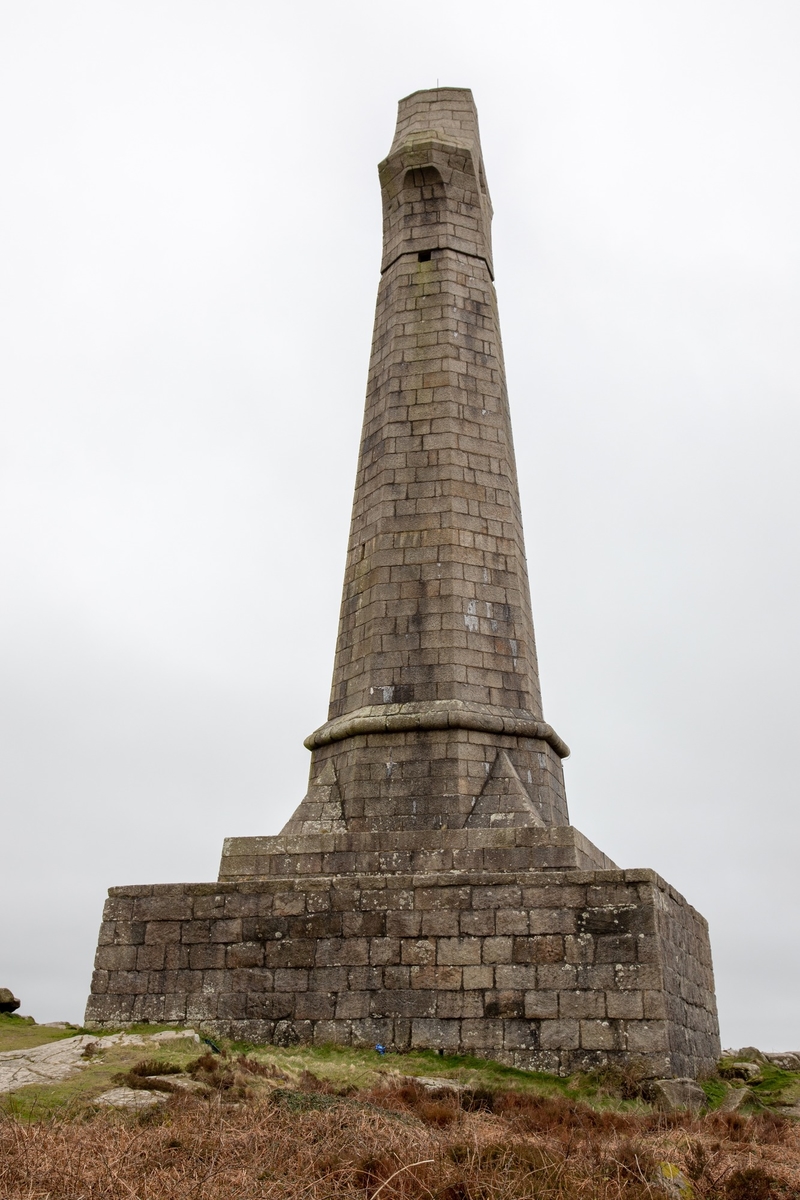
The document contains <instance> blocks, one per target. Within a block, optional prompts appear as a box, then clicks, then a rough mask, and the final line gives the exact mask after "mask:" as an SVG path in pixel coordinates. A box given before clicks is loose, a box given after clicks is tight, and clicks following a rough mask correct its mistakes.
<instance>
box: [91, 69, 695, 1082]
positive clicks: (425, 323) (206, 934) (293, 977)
mask: <svg viewBox="0 0 800 1200" xmlns="http://www.w3.org/2000/svg"><path fill="white" fill-rule="evenodd" d="M379 174H380V182H381V192H382V199H383V259H382V265H381V282H380V286H379V291H378V300H377V307H376V316H375V329H374V335H373V342H372V356H371V361H370V370H369V378H368V383H367V400H366V408H365V414H364V425H363V432H362V440H361V449H360V456H359V464H358V473H357V478H356V488H355V498H354V503H353V515H352V523H351V531H350V542H349V547H348V553H347V562H346V567H345V578H344V589H343V595H342V606H341V614H340V622H339V635H338V641H337V648H336V660H335V665H334V674H333V683H332V687H331V698H330V707H329V712H328V720H327V722H326V723H325V724H324V725H322V726H321V727H320V728H319V729H317V730H316V732H314V733H312V734H311V735H310V736H309V737H308V738H307V739H306V746H307V747H308V749H309V750H310V751H311V770H310V777H309V786H308V791H307V794H306V796H305V797H304V799H303V800H302V802H301V803H300V805H299V807H298V808H297V810H296V811H295V813H294V815H293V816H292V818H291V819H290V821H289V822H288V823H287V825H286V826H285V828H284V829H283V831H282V832H281V834H280V835H278V836H276V837H244V838H230V839H228V840H227V841H226V843H225V846H224V849H223V855H222V864H221V868H220V875H219V880H218V882H217V883H213V884H180V885H164V886H155V887H128V888H114V889H112V890H111V893H110V896H109V900H108V902H107V905H106V912H105V920H104V924H103V927H102V930H101V936H100V945H99V947H98V955H97V970H96V972H95V977H94V982H93V988H92V995H91V997H90V1000H89V1005H88V1009H87V1022H92V1023H94V1024H110V1023H118V1022H121V1021H122V1022H124V1021H135V1020H143V1019H148V1020H153V1021H186V1020H188V1021H193V1022H202V1023H203V1024H204V1025H205V1026H206V1027H207V1028H208V1029H209V1030H212V1031H217V1032H222V1033H230V1034H232V1035H235V1036H239V1037H246V1038H248V1039H251V1040H264V1041H275V1042H278V1043H284V1044H286V1043H291V1042H296V1041H314V1042H326V1041H339V1042H342V1041H343V1042H353V1043H356V1044H371V1043H373V1044H374V1043H375V1042H378V1041H379V1042H382V1043H384V1044H386V1045H388V1046H392V1047H395V1048H397V1049H403V1048H406V1047H408V1046H412V1045H416V1046H435V1047H440V1048H447V1049H448V1050H450V1051H460V1050H463V1051H469V1052H471V1053H480V1054H484V1055H486V1056H487V1057H494V1058H499V1059H501V1060H503V1061H506V1062H512V1063H514V1064H516V1065H517V1066H520V1067H529V1068H535V1069H538V1070H552V1071H560V1072H564V1071H570V1070H574V1069H578V1068H581V1067H590V1066H595V1065H598V1064H599V1063H603V1062H607V1061H610V1060H615V1059H617V1060H625V1059H631V1058H637V1059H641V1060H642V1061H644V1062H645V1063H646V1064H647V1066H648V1068H649V1069H650V1071H651V1072H652V1073H653V1074H661V1075H667V1074H696V1073H697V1072H698V1071H700V1070H702V1069H704V1068H708V1067H710V1066H711V1065H713V1062H714V1060H715V1058H716V1056H717V1054H718V1052H719V1036H718V1030H717V1021H716V1009H715V1003H714V990H713V976H712V970H711V956H710V948H709V942H708V931H707V926H706V924H705V922H704V921H703V919H702V917H700V916H699V914H698V913H696V912H695V910H694V909H692V908H691V907H690V906H689V905H688V904H687V903H686V901H685V900H684V899H683V898H682V897H681V896H679V895H678V893H676V892H675V891H674V889H672V888H671V887H670V886H669V885H668V884H666V883H664V881H663V880H661V879H660V878H659V877H658V876H657V875H656V874H655V873H654V872H652V871H649V870H637V871H620V870H618V869H617V868H616V867H615V866H614V864H613V863H611V862H610V860H609V859H608V858H606V856H605V855H603V854H602V853H601V852H600V851H599V850H597V849H596V847H594V846H593V845H592V844H591V843H590V842H589V841H588V840H587V839H586V838H584V837H583V836H582V835H581V834H580V833H578V832H577V830H575V829H574V828H573V827H572V826H570V824H569V818H568V814H567V804H566V797H565V792H564V782H563V773H562V768H561V760H562V759H563V758H564V757H565V756H566V755H567V754H568V749H567V747H566V745H565V743H564V742H563V741H562V740H561V738H560V737H559V736H558V734H557V733H556V732H555V731H554V730H553V729H552V728H551V727H550V726H549V725H548V724H547V723H546V722H545V720H544V718H543V714H542V703H541V694H540V687H539V675H538V666H537V660H536V647H535V641H534V632H533V620H532V616H531V605H530V595H529V587H528V576H527V567H526V559H525V550H524V543H523V535H522V522H521V517H520V505H519V496H518V488H517V478H516V467H515V462H514V449H513V443H512V437H511V424H510V417H509V407H508V398H507V394H506V384H505V373H504V368H503V357H502V347H501V342H500V331H499V324H498V316H497V303H496V298H495V292H494V285H493V277H494V267H493V259H492V248H491V219H492V206H491V201H490V198H489V191H488V187H487V184H486V174H485V171H484V167H483V160H482V155H481V146H480V139H479V134H478V122H477V115H476V111H475V106H474V103H473V100H472V95H471V93H470V92H469V91H468V90H466V89H462V88H437V89H435V90H431V91H424V92H416V93H414V94H413V95H411V96H409V97H407V98H406V99H405V100H402V101H401V102H400V107H399V116H398V122H397V129H396V132H395V137H394V141H393V142H392V146H391V150H390V152H389V155H388V157H387V158H386V159H385V160H384V162H382V163H381V164H380V167H379Z"/></svg>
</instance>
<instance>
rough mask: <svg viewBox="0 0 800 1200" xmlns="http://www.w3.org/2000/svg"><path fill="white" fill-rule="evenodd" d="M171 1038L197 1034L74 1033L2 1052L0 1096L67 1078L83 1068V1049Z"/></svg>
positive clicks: (156, 1042)
mask: <svg viewBox="0 0 800 1200" xmlns="http://www.w3.org/2000/svg"><path fill="white" fill-rule="evenodd" d="M175 1038H191V1039H192V1040H193V1041H196V1042H199V1041H200V1036H199V1034H197V1033H195V1031H194V1030H193V1029H187V1030H175V1031H171V1030H166V1031H165V1032H164V1033H160V1034H158V1033H157V1034H152V1035H149V1036H147V1037H145V1036H142V1035H141V1034H130V1033H115V1034H110V1035H107V1036H105V1037H94V1036H92V1035H91V1034H78V1035H77V1036H76V1037H71V1038H63V1039H62V1040H61V1041H58V1042H47V1043H45V1045H43V1046H32V1047H30V1048H26V1049H23V1050H4V1051H3V1052H2V1053H0V1093H2V1092H14V1091H16V1090H17V1089H18V1088H21V1087H27V1086H28V1084H31V1083H54V1082H56V1081H58V1080H59V1079H68V1078H69V1076H70V1075H74V1073H75V1072H76V1071H78V1070H80V1068H81V1067H85V1066H86V1065H87V1060H86V1059H85V1058H84V1057H83V1055H84V1053H85V1051H86V1048H87V1046H91V1047H92V1050H93V1051H94V1052H95V1053H97V1054H100V1053H102V1052H103V1051H104V1050H107V1049H109V1048H110V1047H111V1046H119V1045H123V1046H147V1045H153V1046H154V1047H155V1046H157V1045H159V1044H160V1043H162V1042H165V1041H169V1040H173V1039H175Z"/></svg>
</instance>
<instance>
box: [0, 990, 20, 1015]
mask: <svg viewBox="0 0 800 1200" xmlns="http://www.w3.org/2000/svg"><path fill="white" fill-rule="evenodd" d="M19 1003H20V1002H19V1000H18V999H17V997H16V996H15V995H14V993H13V992H10V991H9V990H8V988H0V1012H16V1011H17V1009H18V1008H19Z"/></svg>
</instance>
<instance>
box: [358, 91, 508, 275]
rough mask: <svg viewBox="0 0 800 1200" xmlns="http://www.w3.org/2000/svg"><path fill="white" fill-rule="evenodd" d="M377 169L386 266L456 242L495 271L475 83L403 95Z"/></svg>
mask: <svg viewBox="0 0 800 1200" xmlns="http://www.w3.org/2000/svg"><path fill="white" fill-rule="evenodd" d="M378 172H379V175H380V181H381V192H382V195H383V262H382V264H381V271H386V270H387V269H388V268H389V267H390V266H391V265H392V263H393V262H396V261H397V259H398V258H400V256H401V255H403V254H420V253H423V254H424V253H427V252H428V251H433V250H437V249H450V250H457V251H460V252H461V253H462V254H468V255H472V256H473V257H475V258H481V259H483V261H484V262H485V263H486V265H487V266H488V268H489V271H490V273H491V274H492V275H493V274H494V271H493V267H492V235H491V224H492V202H491V200H490V198H489V190H488V188H487V186H486V174H485V172H484V169H483V157H482V155H481V142H480V133H479V131H478V114H477V111H476V109H475V101H474V100H473V98H472V92H471V91H470V90H469V88H431V89H430V90H429V91H423V92H413V93H412V94H411V95H410V96H406V97H405V99H404V100H401V101H400V103H399V105H398V112H397V129H396V131H395V135H394V141H393V142H392V148H391V150H390V151H389V156H388V158H386V159H384V161H383V162H382V163H381V164H380V166H379V167H378Z"/></svg>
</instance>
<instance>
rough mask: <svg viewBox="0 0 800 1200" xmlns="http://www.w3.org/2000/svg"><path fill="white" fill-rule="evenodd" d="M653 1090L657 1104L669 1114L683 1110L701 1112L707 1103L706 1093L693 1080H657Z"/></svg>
mask: <svg viewBox="0 0 800 1200" xmlns="http://www.w3.org/2000/svg"><path fill="white" fill-rule="evenodd" d="M652 1088H653V1093H654V1095H655V1099H656V1103H657V1104H658V1105H659V1106H660V1107H661V1108H663V1109H665V1110H666V1111H667V1112H677V1111H678V1110H679V1109H682V1108H689V1109H691V1110H692V1111H693V1112H699V1111H700V1109H701V1108H704V1107H705V1105H706V1103H707V1101H706V1094H705V1092H704V1091H703V1089H702V1088H701V1087H700V1085H699V1083H695V1081H694V1080H693V1079H656V1080H655V1082H654V1083H653V1084H652Z"/></svg>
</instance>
